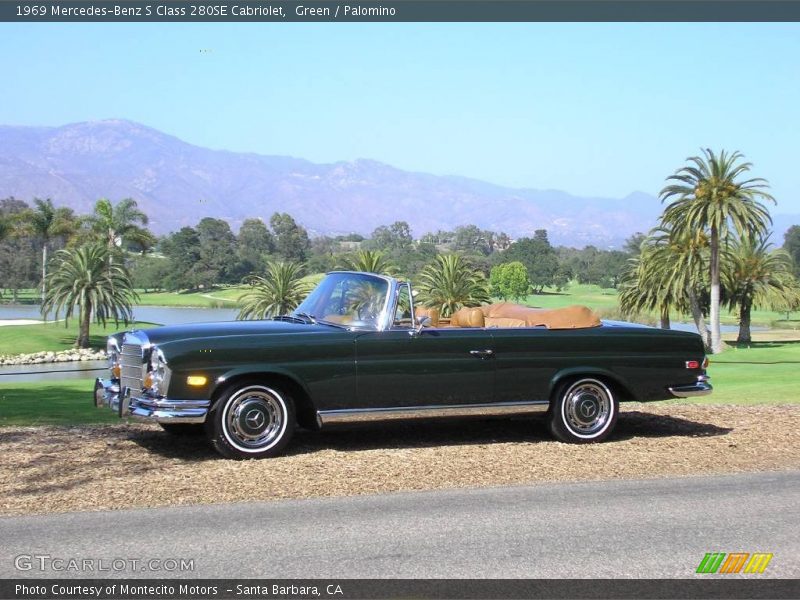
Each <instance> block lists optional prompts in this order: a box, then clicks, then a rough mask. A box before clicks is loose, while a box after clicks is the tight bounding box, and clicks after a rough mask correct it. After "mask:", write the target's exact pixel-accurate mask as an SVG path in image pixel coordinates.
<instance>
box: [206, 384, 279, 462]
mask: <svg viewBox="0 0 800 600" xmlns="http://www.w3.org/2000/svg"><path fill="white" fill-rule="evenodd" d="M221 424H222V434H223V435H224V437H225V439H226V440H227V442H228V443H229V444H230V445H231V446H233V447H234V448H236V449H237V450H239V451H240V452H243V453H252V454H257V453H261V452H264V451H265V450H269V449H270V448H271V447H273V446H274V445H275V444H277V443H278V442H279V441H280V440H281V438H282V437H283V434H284V432H285V431H286V426H287V408H286V402H285V400H284V399H283V397H282V396H281V395H280V394H279V393H278V392H277V391H275V390H274V389H272V388H268V387H266V386H261V385H250V386H247V387H244V388H241V389H239V390H237V391H236V393H234V394H232V395H231V396H230V398H228V400H227V402H226V403H225V406H224V408H223V413H222V419H221Z"/></svg>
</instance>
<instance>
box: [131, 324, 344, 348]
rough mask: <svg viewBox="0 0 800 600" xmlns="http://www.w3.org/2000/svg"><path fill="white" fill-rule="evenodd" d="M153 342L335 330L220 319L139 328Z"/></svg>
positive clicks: (304, 325)
mask: <svg viewBox="0 0 800 600" xmlns="http://www.w3.org/2000/svg"><path fill="white" fill-rule="evenodd" d="M137 331H143V332H144V333H145V334H146V335H147V338H148V339H149V340H150V342H151V343H153V344H163V343H166V342H175V341H177V340H186V339H192V338H208V337H224V336H230V335H278V334H287V333H289V334H291V333H305V334H309V333H322V332H331V331H335V329H334V328H333V327H330V326H328V325H310V324H305V323H292V322H287V321H220V322H217V323H187V324H185V325H169V326H164V327H154V328H152V329H141V330H137Z"/></svg>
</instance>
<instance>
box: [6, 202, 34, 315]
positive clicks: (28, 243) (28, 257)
mask: <svg viewBox="0 0 800 600" xmlns="http://www.w3.org/2000/svg"><path fill="white" fill-rule="evenodd" d="M29 208H30V207H29V206H28V205H27V204H26V203H25V202H23V201H22V200H17V199H16V198H13V197H11V198H4V199H3V200H0V220H2V222H4V223H5V224H6V228H7V230H6V235H5V239H2V240H0V273H2V276H0V291H1V290H2V288H6V289H9V288H10V289H11V300H12V302H15V303H16V302H17V299H18V292H19V290H20V289H21V288H29V287H34V286H36V285H37V284H38V283H39V277H38V275H37V263H36V255H37V253H38V250H37V249H36V247H35V240H34V238H33V237H32V236H31V235H30V233H29V232H28V231H26V230H25V228H24V225H25V223H24V221H22V219H23V218H24V216H25V215H26V214H27V212H28V210H29Z"/></svg>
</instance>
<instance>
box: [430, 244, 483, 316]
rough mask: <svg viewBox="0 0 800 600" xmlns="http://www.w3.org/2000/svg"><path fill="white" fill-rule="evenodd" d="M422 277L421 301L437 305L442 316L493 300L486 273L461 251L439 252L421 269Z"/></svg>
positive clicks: (431, 305)
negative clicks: (473, 264) (474, 265)
mask: <svg viewBox="0 0 800 600" xmlns="http://www.w3.org/2000/svg"><path fill="white" fill-rule="evenodd" d="M419 280H420V286H419V290H420V298H421V300H422V303H423V304H424V305H425V306H429V307H436V308H438V309H439V314H440V315H442V316H443V317H449V316H450V315H452V314H453V313H454V312H455V311H457V310H458V309H460V308H462V307H464V306H479V305H481V304H483V303H485V302H489V299H490V296H489V290H488V286H487V283H486V278H485V277H484V276H483V273H481V272H480V271H476V270H474V269H473V268H472V267H470V265H469V264H467V263H466V262H465V261H464V259H463V258H462V257H461V256H460V255H459V254H440V255H439V256H437V257H436V261H435V262H434V263H433V264H430V265H428V266H427V267H425V268H424V269H423V270H422V273H421V274H420V276H419Z"/></svg>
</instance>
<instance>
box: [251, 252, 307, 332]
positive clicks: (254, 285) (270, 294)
mask: <svg viewBox="0 0 800 600" xmlns="http://www.w3.org/2000/svg"><path fill="white" fill-rule="evenodd" d="M247 283H248V285H250V286H251V289H250V291H249V292H247V293H246V294H244V295H243V296H242V297H241V298H240V299H239V303H240V306H241V308H240V310H239V315H238V316H237V317H236V318H237V319H240V320H243V319H268V318H271V317H275V316H278V315H285V314H288V313H290V312H291V311H293V310H294V309H295V308H297V305H298V304H300V302H302V301H303V299H304V298H305V297H306V295H307V294H308V292H309V291H310V286H309V285H308V284H307V283H305V282H304V281H303V265H302V264H300V263H292V262H284V261H269V262H268V263H267V271H266V274H265V275H264V276H263V277H261V276H259V275H252V276H250V277H248V278H247Z"/></svg>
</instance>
